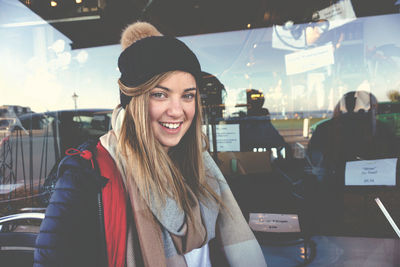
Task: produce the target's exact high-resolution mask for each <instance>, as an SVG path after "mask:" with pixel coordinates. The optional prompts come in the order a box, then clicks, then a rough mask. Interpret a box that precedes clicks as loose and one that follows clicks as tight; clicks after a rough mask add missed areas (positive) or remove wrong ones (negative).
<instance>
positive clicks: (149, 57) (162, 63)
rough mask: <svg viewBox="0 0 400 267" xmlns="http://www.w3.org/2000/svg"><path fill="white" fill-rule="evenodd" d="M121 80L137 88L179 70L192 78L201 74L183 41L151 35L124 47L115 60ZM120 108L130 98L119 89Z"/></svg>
mask: <svg viewBox="0 0 400 267" xmlns="http://www.w3.org/2000/svg"><path fill="white" fill-rule="evenodd" d="M118 67H119V70H120V72H121V77H120V81H121V83H122V84H123V85H125V86H127V87H136V86H139V85H141V84H143V83H145V82H146V81H148V80H150V79H151V78H152V77H154V76H155V75H158V74H161V73H165V72H168V71H174V70H181V71H185V72H188V73H190V74H192V75H193V76H194V78H195V79H196V81H198V80H199V77H200V75H201V67H200V63H199V61H198V59H197V57H196V55H195V54H194V53H193V52H192V51H191V50H190V49H189V47H187V46H186V45H185V43H183V42H182V41H180V40H178V39H176V38H174V37H167V36H151V37H146V38H144V39H141V40H138V41H136V42H135V43H133V44H132V45H130V46H129V47H127V48H126V49H125V50H124V51H123V52H122V53H121V55H120V56H119V58H118ZM120 99H121V105H122V107H123V108H125V107H126V105H127V104H128V103H129V102H130V100H131V99H132V97H131V96H127V95H125V94H123V93H122V91H121V90H120Z"/></svg>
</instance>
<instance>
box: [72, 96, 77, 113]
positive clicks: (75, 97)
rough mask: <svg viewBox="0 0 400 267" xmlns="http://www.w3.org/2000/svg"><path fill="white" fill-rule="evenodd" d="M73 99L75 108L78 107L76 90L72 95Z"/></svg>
mask: <svg viewBox="0 0 400 267" xmlns="http://www.w3.org/2000/svg"><path fill="white" fill-rule="evenodd" d="M72 99H73V100H74V104H75V109H77V107H78V105H77V100H78V95H77V94H76V93H75V92H74V94H73V95H72Z"/></svg>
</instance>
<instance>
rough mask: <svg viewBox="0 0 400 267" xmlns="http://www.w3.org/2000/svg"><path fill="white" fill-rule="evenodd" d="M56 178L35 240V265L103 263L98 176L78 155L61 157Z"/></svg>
mask: <svg viewBox="0 0 400 267" xmlns="http://www.w3.org/2000/svg"><path fill="white" fill-rule="evenodd" d="M84 148H85V147H83V148H82V147H80V149H81V150H82V149H84ZM58 177H59V179H58V181H57V184H56V187H55V191H54V193H53V194H52V196H51V199H50V203H49V205H48V207H47V209H46V216H45V219H44V220H43V222H42V224H41V226H40V233H39V235H38V237H37V239H36V249H35V254H34V266H69V267H70V266H85V267H88V266H96V267H97V266H104V265H105V263H106V259H105V258H104V255H105V254H104V250H103V249H104V244H105V241H104V235H103V233H102V231H101V229H102V225H101V219H100V218H101V216H99V211H101V208H100V209H99V202H98V198H99V194H98V192H99V191H100V192H101V189H100V188H101V185H102V180H101V177H100V176H99V175H98V173H97V170H96V169H93V168H92V165H91V162H90V160H85V159H83V158H81V157H79V156H78V155H76V156H67V157H66V158H64V159H63V160H62V162H61V163H60V165H59V171H58ZM100 199H101V195H100ZM100 207H101V206H100ZM103 229H104V228H103Z"/></svg>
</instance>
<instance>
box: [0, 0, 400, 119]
mask: <svg viewBox="0 0 400 267" xmlns="http://www.w3.org/2000/svg"><path fill="white" fill-rule="evenodd" d="M353 15H354V14H353ZM349 16H352V15H351V14H350V15H349ZM399 22H400V17H399V14H394V15H386V16H377V17H367V18H355V17H354V18H351V19H349V20H346V21H344V20H343V21H341V20H336V21H333V20H332V21H331V24H330V27H331V28H329V31H327V32H323V33H321V32H318V30H319V31H321V30H320V29H319V28H318V27H314V28H312V29H313V30H314V32H317V33H318V34H320V36H321V37H320V38H319V40H318V41H317V42H316V43H315V44H313V45H309V46H307V47H306V45H305V40H306V36H311V35H306V34H305V33H306V31H307V30H309V28H307V27H306V26H307V25H297V26H299V27H300V28H302V29H303V35H302V36H300V38H298V39H294V38H293V36H292V35H291V32H290V31H288V30H285V29H283V28H279V27H278V26H276V27H275V26H274V27H269V28H261V29H249V30H243V31H233V32H225V33H217V34H205V35H195V36H186V37H180V38H179V39H181V40H182V41H184V42H185V43H186V44H187V45H188V46H189V47H190V48H191V49H192V50H193V51H194V52H195V54H196V55H197V56H198V58H199V61H200V63H201V65H202V69H203V70H204V71H206V72H209V73H212V74H214V75H215V76H216V77H217V78H218V79H219V80H220V81H221V82H222V83H223V84H224V86H225V88H226V90H227V93H228V95H227V96H228V97H227V100H226V103H225V104H226V105H227V106H228V108H227V110H228V113H232V114H233V113H234V112H235V108H233V106H234V105H235V104H245V102H246V99H245V93H244V92H245V90H246V89H249V88H253V89H259V90H262V91H263V93H264V96H265V104H264V106H265V107H267V108H269V109H270V111H272V112H280V113H282V114H284V113H285V112H288V111H308V110H321V111H327V110H332V109H333V107H334V105H335V104H336V102H337V101H338V99H339V98H340V97H341V95H342V94H344V93H345V92H346V91H350V90H356V89H357V88H359V86H360V85H361V84H363V86H362V88H363V89H366V90H370V91H371V92H373V93H374V94H375V95H376V96H377V97H378V100H380V101H387V96H386V95H387V92H388V90H390V89H393V88H394V89H395V88H397V89H400V82H399V81H400V75H399V74H400V61H399V59H400V53H399V52H398V51H400V48H399V47H400V28H399V27H398V25H399ZM295 26H296V25H295ZM357 27H358V28H357ZM308 33H309V32H307V34H308ZM355 33H357V34H355ZM356 35H357V36H356ZM340 36H343V37H340ZM0 38H1V42H0V58H1V62H0V92H1V100H0V105H21V106H28V107H31V109H32V110H33V111H35V112H42V111H47V110H60V109H71V108H74V101H73V98H72V95H73V94H74V93H76V94H77V95H78V99H77V105H78V107H79V108H114V107H115V106H116V105H117V104H118V103H119V93H118V87H117V79H118V78H119V71H118V68H117V59H118V56H119V54H120V52H121V48H120V46H119V45H111V46H102V47H96V48H89V49H79V50H71V48H70V45H69V44H70V43H71V40H69V39H68V38H67V37H65V36H64V35H63V34H62V33H60V32H58V31H57V30H56V29H54V28H53V27H52V26H50V25H49V24H47V23H46V22H45V21H43V20H42V19H41V18H40V17H38V16H37V15H35V14H34V13H32V12H31V11H30V10H29V9H27V8H26V7H25V6H23V5H22V4H21V3H20V2H19V1H17V0H2V1H0ZM341 38H342V39H341ZM293 47H298V48H295V49H293ZM306 48H307V49H306ZM360 76H361V78H362V79H360ZM365 79H367V80H368V82H367V83H365V81H364V80H365ZM363 82H364V83H363Z"/></svg>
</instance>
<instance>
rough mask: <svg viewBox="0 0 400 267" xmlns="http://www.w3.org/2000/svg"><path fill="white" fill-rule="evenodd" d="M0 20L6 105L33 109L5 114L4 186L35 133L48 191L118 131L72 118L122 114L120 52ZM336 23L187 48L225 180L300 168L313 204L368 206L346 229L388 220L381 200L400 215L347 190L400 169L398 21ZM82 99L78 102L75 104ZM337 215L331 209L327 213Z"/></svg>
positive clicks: (275, 29)
mask: <svg viewBox="0 0 400 267" xmlns="http://www.w3.org/2000/svg"><path fill="white" fill-rule="evenodd" d="M343 2H346V3H347V4H348V3H349V1H343ZM345 9H346V8H345ZM0 10H3V11H5V12H3V15H2V16H1V17H0V35H1V36H2V37H3V38H2V42H1V43H0V57H1V58H2V63H1V64H0V91H1V94H2V98H1V99H2V102H1V103H0V105H10V106H12V105H15V106H21V107H24V108H27V110H26V111H25V112H21V113H18V112H16V113H15V114H14V113H13V115H12V116H10V114H6V113H4V112H1V119H0V138H2V139H1V143H0V146H1V149H2V150H1V151H2V153H1V155H3V156H1V157H2V158H1V157H0V158H1V159H0V165H1V169H0V175H1V177H0V183H1V185H10V184H16V185H18V184H19V183H20V181H23V178H22V177H23V176H22V175H23V174H22V173H23V171H24V169H23V168H22V167H21V168H19V167H17V169H16V166H22V160H20V159H17V160H15V158H16V157H17V156H16V154H17V151H18V153H19V154H18V157H20V156H21V157H22V152H21V151H24V157H27V158H26V160H24V162H26V161H29V160H30V159H29V153H28V152H27V151H29V148H28V147H29V138H30V137H29V136H30V133H31V135H32V138H36V137H37V140H40V141H37V140H36V141H35V142H33V147H34V149H36V150H37V151H39V150H40V151H41V149H43V147H45V149H48V150H49V151H50V149H52V151H53V152H52V153H53V154H51V155H50V154H47V157H48V159H51V161H47V166H46V167H44V165H43V167H42V172H41V173H40V166H41V165H40V163H38V165H37V166H39V167H38V168H39V169H38V170H39V171H37V172H36V171H33V178H34V179H36V180H39V179H40V181H41V182H43V181H44V179H45V178H46V176H48V173H49V172H50V171H51V170H52V168H55V166H56V164H57V161H58V160H59V159H60V158H61V157H62V156H63V153H64V150H65V149H66V148H68V147H69V146H71V145H75V143H74V142H75V141H76V140H81V139H80V138H83V137H85V136H86V137H87V136H98V135H100V134H101V133H102V132H105V131H107V130H108V129H109V117H107V116H108V115H107V114H106V115H105V114H99V113H96V112H95V113H93V112H92V113H90V114H89V113H85V114H78V115H77V114H74V113H73V110H81V109H87V108H89V109H102V110H110V109H112V108H114V107H115V106H116V105H117V103H118V93H117V92H118V91H117V90H118V89H117V85H116V81H117V79H118V70H117V68H116V59H117V57H118V55H119V52H120V48H119V46H118V45H110V46H102V47H95V48H90V49H83V50H76V49H71V47H70V45H71V40H69V39H68V37H67V36H64V35H63V34H62V33H60V32H59V31H57V30H55V29H54V28H53V27H52V26H51V25H49V24H48V23H47V22H46V21H43V20H42V19H41V18H39V17H38V16H36V15H35V14H34V13H32V12H30V11H29V10H28V9H27V8H26V7H25V6H23V5H22V4H20V3H19V2H18V1H16V3H13V4H10V1H2V2H0ZM328 13H329V10H320V12H319V13H318V16H315V17H314V18H313V20H312V21H311V22H309V23H304V24H299V23H294V22H287V23H284V24H283V25H274V26H272V27H266V28H258V29H248V30H242V31H232V32H223V33H215V34H202V35H194V36H185V37H180V39H181V40H183V41H184V42H185V43H186V44H188V46H190V47H191V49H192V50H193V51H194V52H195V53H196V54H197V55H198V57H199V59H200V62H201V65H202V69H203V70H204V71H205V72H204V73H203V74H204V75H203V84H202V85H201V87H200V89H201V90H202V91H200V93H201V98H202V104H203V113H204V126H205V127H204V129H205V130H204V132H205V133H206V135H207V136H208V137H209V141H210V151H212V152H213V153H214V158H215V159H216V160H217V161H218V162H219V163H220V167H221V169H222V171H223V172H224V174H226V175H227V176H228V178H229V176H233V175H249V174H254V173H258V174H262V175H265V174H267V175H271V172H272V171H273V168H274V167H273V166H272V165H271V161H273V160H274V158H277V159H278V158H281V159H284V158H286V159H288V158H291V160H293V161H290V162H289V163H288V166H287V167H286V170H289V169H293V170H296V173H295V175H297V174H299V173H300V172H301V175H300V174H299V175H297V176H296V177H295V178H296V179H299V180H300V178H302V176H303V175H304V176H306V175H308V174H310V173H307V171H308V172H311V174H312V175H311V176H312V177H314V178H315V179H316V183H315V184H314V186H315V188H314V191H315V193H317V194H316V196H314V197H316V198H317V199H324V197H326V199H325V200H326V203H327V204H326V205H327V206H325V205H324V206H323V207H322V208H321V209H326V210H332V211H334V210H335V209H338V212H340V211H342V212H343V209H345V211H344V214H343V213H342V214H341V215H342V216H343V217H342V218H346V215H349V214H351V212H352V211H353V212H354V210H357V208H360V207H361V206H362V208H363V211H364V212H365V213H364V214H360V213H361V212H359V213H358V214H357V215H356V216H353V217H351V216H350V217H347V219H348V220H350V221H351V223H352V224H351V225H352V226H354V225H356V223H353V222H355V221H357V223H359V222H360V221H361V218H364V219H365V218H366V217H368V215H371V214H372V215H371V216H372V217H374V218H379V215H378V213H374V212H373V211H372V210H373V208H372V204H368V203H371V202H370V201H368V198H372V196H373V195H374V194H378V193H379V194H383V195H384V197H383V200H384V201H385V203H387V204H388V205H389V207H390V206H393V207H396V206H394V204H395V203H400V202H399V201H398V200H399V197H400V195H399V192H398V186H396V187H394V188H389V189H388V188H384V190H383V189H382V188H371V189H369V190H370V191H368V194H367V193H365V191H364V193H361V192H363V191H362V190H361V191H360V190H359V191H357V194H356V193H354V191H352V190H353V188H346V187H345V186H344V172H345V164H346V162H348V161H355V160H370V159H371V160H372V159H382V158H397V157H398V151H399V149H398V142H399V140H398V138H399V137H400V116H399V113H400V109H399V107H400V104H399V103H400V102H399V101H400V97H399V95H400V93H399V90H400V32H399V31H400V30H399V29H398V27H397V26H396V25H398V23H399V21H400V16H399V14H391V15H381V16H371V17H362V18H356V16H355V14H354V11H353V10H349V12H348V13H346V14H345V16H344V17H341V18H327V14H328ZM27 44H30V45H27ZM74 93H76V94H77V95H79V101H78V102H74V99H73V98H72V97H71V96H72V95H73V94H74ZM70 109H71V110H70ZM63 110H70V112H69V113H68V115H67V113H65V114H64V113H62V112H61V111H63ZM29 112H32V114H30V115H29V114H28V115H26V114H25V115H23V114H22V113H29ZM52 112H55V113H52ZM57 112H60V113H57ZM51 114H59V115H57V116H53V115H51ZM29 116H30V117H29ZM63 116H64V117H63ZM27 117H29V118H30V119H26V118H27ZM18 138H20V139H18ZM17 140H20V141H18V142H19V143H18V147H17V146H16V144H17ZM21 144H23V145H24V147H23V149H25V150H21V146H20V145H21ZM43 144H47V145H45V146H43ZM36 145H38V147H35V146H36ZM7 153H8V154H7ZM49 153H50V152H49ZM42 154H43V153H42V152H40V153H35V159H33V158H32V160H33V162H35V161H37V162H41V157H42V156H41V155H42ZM4 155H5V156H4ZM38 155H39V156H38ZM43 155H45V154H43ZM11 156H12V157H11ZM43 157H44V156H43ZM12 158H14V160H13V161H10V160H11V159H12ZM295 160H299V161H301V164H303V165H307V164H308V163H311V167H310V166H308V165H307V166H305V167H304V166H301V168H300V167H298V166H300V165H301V164H300V163H299V161H296V162H297V163H299V164H298V165H296V166H295V167H294V165H295V163H293V162H294V161H295ZM43 162H44V161H43ZM297 163H296V164H297ZM43 164H44V163H43ZM290 164H292V165H290ZM10 166H12V167H10ZM303 167H304V168H303ZM25 168H28V167H27V166H25ZM307 168H309V169H307ZM310 168H311V169H312V170H310ZM304 169H307V170H304ZM6 170H13V172H11V171H8V173H7V171H6ZM25 172H28V170H27V169H25ZM333 172H334V173H333ZM25 175H26V174H25ZM263 177H264V176H263ZM268 177H270V176H268ZM292 178H293V177H292ZM296 179H294V180H296ZM309 179H313V178H309ZM246 182H247V181H246ZM270 186H271V187H273V186H276V185H274V184H272V185H270ZM260 188H262V187H260ZM2 189H4V190H5V189H6V187H2ZM9 189H10V190H9V191H7V193H6V194H5V195H2V194H0V197H3V198H2V199H3V200H8V199H9V198H10V197H11V196H15V191H13V190H14V189H15V188H13V187H12V186H11V185H10V186H9ZM11 189H12V190H11ZM240 189H241V188H240V187H239V192H240ZM273 189H274V188H273ZM286 189H287V188H286ZM286 189H285V190H286ZM11 191H12V192H14V193H12V194H14V195H12V194H11V193H10V192H11ZM27 191H29V190H28V189H27ZM1 192H3V191H0V193H1ZM24 192H25V188H24ZM326 192H328V193H327V194H325V193H326ZM329 192H330V193H331V194H332V195H331V196H330V195H329ZM260 194H266V193H265V192H261V193H260ZM329 197H332V198H331V199H330V198H329ZM264 200H265V199H262V201H264ZM315 202H316V203H317V202H318V200H316V201H315ZM330 202H331V203H330ZM331 204H332V205H333V207H332V209H330V208H327V207H329V205H331ZM339 204H340V205H339ZM363 205H364V206H363ZM368 205H370V206H368ZM343 206H344V208H343ZM365 206H368V208H367V209H365ZM338 207H342V208H338ZM317 208H318V207H317ZM340 209H342V210H340ZM360 210H361V208H360ZM399 210H400V209H399ZM346 212H347V213H346ZM333 214H335V213H334V212H332V214H330V215H332V216H333ZM355 217H357V218H355ZM326 218H328V217H326ZM394 219H395V220H399V219H400V214H398V213H396V214H394ZM337 220H338V218H336V221H337ZM343 220H344V219H343ZM343 220H342V222H343ZM332 221H333V220H332ZM384 223H385V221H379V219H377V221H376V222H374V223H371V224H369V226H365V228H364V229H361V230H360V231H358V234H360V235H367V233H368V231H367V230H371V229H372V226H371V225H374V226H376V228H379V229H380V230H376V232H375V233H376V234H377V235H378V233H379V235H386V236H390V229H383V230H382V228H383V226H382V225H383V224H384ZM342 230H343V229H342Z"/></svg>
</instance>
